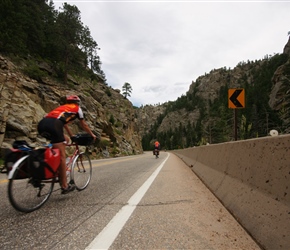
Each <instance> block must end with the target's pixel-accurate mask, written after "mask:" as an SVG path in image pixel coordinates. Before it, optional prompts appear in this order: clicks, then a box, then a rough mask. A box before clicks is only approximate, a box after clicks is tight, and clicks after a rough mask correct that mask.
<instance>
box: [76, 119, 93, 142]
mask: <svg viewBox="0 0 290 250" xmlns="http://www.w3.org/2000/svg"><path fill="white" fill-rule="evenodd" d="M80 123H81V126H82V128H83V130H85V131H86V132H87V133H89V134H90V135H91V136H92V137H93V138H94V140H96V138H97V137H96V136H95V135H94V134H93V132H92V131H91V129H90V128H89V126H88V124H87V123H86V122H85V120H83V119H82V120H80Z"/></svg>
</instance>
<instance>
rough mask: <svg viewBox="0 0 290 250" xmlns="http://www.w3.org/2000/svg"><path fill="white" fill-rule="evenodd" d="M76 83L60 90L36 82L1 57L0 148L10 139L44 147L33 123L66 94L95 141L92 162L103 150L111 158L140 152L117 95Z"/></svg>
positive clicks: (132, 121)
mask: <svg viewBox="0 0 290 250" xmlns="http://www.w3.org/2000/svg"><path fill="white" fill-rule="evenodd" d="M80 82H81V81H80ZM80 82H77V81H71V82H70V84H69V86H64V85H63V84H61V83H59V82H56V81H54V80H52V78H48V77H46V78H43V79H41V82H38V81H35V80H33V79H31V78H29V77H27V76H25V75H23V74H22V73H21V71H20V70H19V66H16V65H15V64H13V63H12V62H11V61H10V60H8V59H7V58H4V57H2V56H0V96H1V99H0V146H2V148H5V147H10V146H11V144H12V142H13V141H14V140H15V139H24V140H27V141H28V142H29V143H31V144H36V145H40V144H43V143H45V140H44V138H41V137H39V136H38V134H37V130H36V127H37V123H38V121H39V120H40V119H41V118H42V117H43V116H44V115H45V114H46V113H47V112H49V111H50V110H51V109H53V108H55V107H57V106H58V105H60V104H63V103H64V100H65V96H66V95H69V94H77V95H78V96H79V97H80V98H81V100H82V109H83V111H84V113H85V118H86V121H87V123H88V124H89V126H90V127H91V128H92V130H93V132H94V133H95V134H96V135H98V136H99V140H98V144H96V145H95V148H94V150H93V155H94V156H95V157H98V156H101V155H102V154H101V151H102V150H108V151H109V153H110V154H111V156H118V155H130V154H138V153H142V145H141V137H140V135H139V133H138V127H137V126H136V118H135V116H136V114H135V110H134V108H133V106H132V104H131V103H130V102H129V101H128V100H127V99H125V98H124V97H123V96H122V95H121V94H120V91H118V90H115V89H112V88H110V87H108V86H106V85H104V84H101V83H98V84H92V83H91V82H86V81H83V82H81V84H80ZM77 123H78V122H77V121H76V122H74V123H73V124H72V125H71V127H72V130H73V131H74V133H77V132H80V131H81V129H80V128H79V127H78V124H77Z"/></svg>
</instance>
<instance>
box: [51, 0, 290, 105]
mask: <svg viewBox="0 0 290 250" xmlns="http://www.w3.org/2000/svg"><path fill="white" fill-rule="evenodd" d="M63 2H64V1H54V3H55V5H56V7H59V6H60V5H61V4H62V3H63ZM66 2H67V3H68V4H71V5H76V6H77V7H78V8H79V10H80V11H81V17H82V21H83V23H84V25H87V26H88V27H89V29H90V30H91V33H92V35H93V37H94V39H95V41H96V42H97V43H98V44H99V47H100V48H101V50H100V51H99V56H100V59H101V61H102V69H103V71H104V72H105V74H106V78H107V82H108V84H109V85H110V86H112V87H113V88H119V89H121V88H122V86H123V84H124V83H125V82H129V83H130V84H131V86H132V88H133V91H132V94H131V97H129V100H131V102H132V103H133V104H134V105H136V106H140V105H141V104H156V103H158V102H160V103H163V102H166V101H168V100H172V101H173V100H176V99H177V98H178V97H180V96H181V95H182V94H185V93H186V91H187V90H188V89H189V86H190V84H191V82H192V81H195V80H196V79H197V78H198V77H199V76H201V75H204V74H205V73H208V72H210V71H211V70H212V69H218V68H222V67H226V68H233V67H235V66H236V65H237V64H238V63H239V62H242V61H247V60H259V59H262V58H263V57H264V56H265V55H267V54H272V55H273V54H274V53H282V51H283V48H284V46H285V44H286V43H287V40H288V37H287V32H288V31H289V30H290V27H289V23H290V15H289V7H290V2H278V1H275V2H274V1H273V2H255V1H253V2H248V1H245V2H241V1H205V2H200V1H146V0H145V1H135V2H132V1H131V2H130V1H66Z"/></svg>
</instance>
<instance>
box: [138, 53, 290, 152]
mask: <svg viewBox="0 0 290 250" xmlns="http://www.w3.org/2000/svg"><path fill="white" fill-rule="evenodd" d="M288 60H289V56H288V55H286V54H276V55H274V56H265V58H264V59H263V60H258V61H255V62H250V61H248V62H247V63H240V64H239V65H237V67H241V69H242V70H244V71H245V73H244V75H243V76H242V77H240V78H239V80H238V83H239V88H243V89H244V91H245V93H246V99H245V108H242V109H237V110H234V109H230V108H228V89H229V83H230V82H231V79H232V78H233V70H230V69H225V68H222V69H219V71H220V74H221V75H223V78H222V80H221V81H223V84H221V87H220V88H219V90H218V95H217V96H218V97H217V98H216V99H215V100H213V101H211V100H210V99H203V98H201V97H200V95H199V92H198V87H199V79H200V78H198V79H197V81H196V83H195V85H194V90H193V91H192V92H188V93H186V95H183V96H181V97H179V98H178V99H177V100H176V101H174V102H169V103H167V105H166V111H165V112H164V113H163V114H161V115H160V116H159V117H158V119H157V120H156V121H155V123H154V125H152V126H151V128H150V130H149V131H148V133H146V134H145V135H144V136H143V138H142V146H143V149H144V150H151V149H152V140H155V139H158V141H159V142H160V143H161V147H162V148H163V149H169V150H171V149H178V148H187V147H193V146H199V145H205V144H208V143H209V144H212V143H222V142H228V141H232V140H235V139H238V140H243V139H250V138H257V137H263V136H267V135H269V131H270V130H272V129H274V130H277V131H278V132H279V134H285V133H289V127H290V121H289V117H290V109H289V107H290V95H289V90H290V80H289V79H290V66H289V63H288V64H286V62H287V61H288ZM284 64H285V66H284V69H285V70H284V77H285V79H286V80H285V81H284V85H283V87H282V89H281V92H284V93H285V96H284V99H283V105H282V107H283V108H282V109H280V110H273V109H272V108H271V107H270V106H269V99H270V93H271V89H272V87H273V82H272V78H273V75H274V72H275V71H276V70H277V68H278V67H280V66H281V65H284ZM287 65H288V66H287ZM245 67H247V70H246V69H245ZM249 68H250V70H248V69H249ZM246 71H247V72H248V73H247V74H246ZM249 72H250V73H249ZM249 75H250V76H251V77H250V78H251V81H250V82H249V80H248V79H249ZM287 79H288V80H287ZM181 110H183V111H185V112H187V113H190V112H192V111H194V110H198V111H199V114H200V116H199V118H198V120H197V121H195V122H193V121H191V120H188V121H187V123H186V124H185V125H184V124H182V123H181V122H179V123H178V121H174V122H177V123H178V124H179V126H176V127H175V129H172V128H170V129H169V130H167V131H162V132H160V131H159V130H158V129H159V127H160V125H161V123H162V121H163V119H164V118H165V117H166V115H167V114H169V113H170V112H179V111H181ZM234 112H236V117H237V118H236V123H237V125H236V126H235V125H234V120H235V119H234V118H235V115H234ZM235 127H236V130H237V132H236V134H237V138H235Z"/></svg>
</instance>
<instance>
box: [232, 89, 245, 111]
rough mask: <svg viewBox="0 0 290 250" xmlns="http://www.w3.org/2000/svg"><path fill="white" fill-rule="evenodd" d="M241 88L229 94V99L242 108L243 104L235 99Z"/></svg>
mask: <svg viewBox="0 0 290 250" xmlns="http://www.w3.org/2000/svg"><path fill="white" fill-rule="evenodd" d="M242 91H243V90H242V89H236V90H235V92H234V93H233V94H232V95H231V97H230V100H231V102H232V103H233V104H234V105H235V106H236V107H237V108H242V107H243V105H242V104H241V103H240V102H239V101H238V100H237V98H238V96H239V95H240V94H241V92H242Z"/></svg>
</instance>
